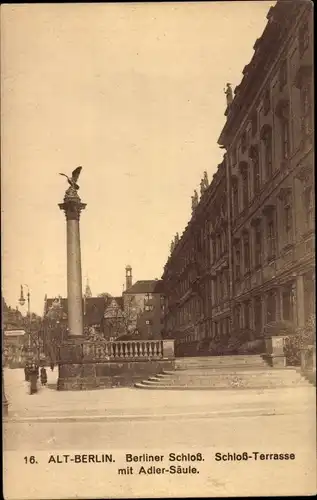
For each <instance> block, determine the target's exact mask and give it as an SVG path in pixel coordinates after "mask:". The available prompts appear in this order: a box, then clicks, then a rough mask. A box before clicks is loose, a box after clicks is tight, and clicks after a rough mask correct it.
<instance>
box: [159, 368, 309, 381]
mask: <svg viewBox="0 0 317 500" xmlns="http://www.w3.org/2000/svg"><path fill="white" fill-rule="evenodd" d="M230 375H234V376H240V377H275V378H276V377H277V378H279V377H280V378H286V377H298V376H300V374H299V373H298V372H297V371H296V370H288V369H284V370H279V369H276V370H275V369H272V368H271V369H270V368H267V369H266V368H264V369H259V370H251V369H245V368H243V369H242V370H237V371H233V370H230V369H219V370H218V369H215V370H207V371H195V370H188V371H187V370H186V371H185V370H184V371H183V372H181V373H180V372H172V371H166V372H163V373H159V374H157V375H153V376H152V377H150V378H153V377H155V378H157V379H167V378H174V379H186V378H206V379H211V378H213V379H215V378H219V377H221V378H223V377H227V376H230Z"/></svg>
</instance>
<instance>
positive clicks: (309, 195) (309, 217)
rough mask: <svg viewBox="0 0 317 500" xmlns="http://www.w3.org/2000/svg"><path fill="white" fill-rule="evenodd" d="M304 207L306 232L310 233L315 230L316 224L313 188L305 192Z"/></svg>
mask: <svg viewBox="0 0 317 500" xmlns="http://www.w3.org/2000/svg"><path fill="white" fill-rule="evenodd" d="M303 205H304V216H305V226H306V230H307V231H309V230H310V229H312V228H313V224H314V219H313V218H314V201H313V189H312V186H307V187H305V189H304V192H303Z"/></svg>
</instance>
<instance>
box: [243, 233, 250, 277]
mask: <svg viewBox="0 0 317 500" xmlns="http://www.w3.org/2000/svg"><path fill="white" fill-rule="evenodd" d="M243 253H244V272H245V273H248V272H249V271H250V242H249V234H248V233H245V234H244V236H243Z"/></svg>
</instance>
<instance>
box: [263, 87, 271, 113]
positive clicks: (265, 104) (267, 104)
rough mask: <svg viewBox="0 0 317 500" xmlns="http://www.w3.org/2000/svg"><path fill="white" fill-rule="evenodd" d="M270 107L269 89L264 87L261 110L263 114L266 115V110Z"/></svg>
mask: <svg viewBox="0 0 317 500" xmlns="http://www.w3.org/2000/svg"><path fill="white" fill-rule="evenodd" d="M270 109H271V96H270V89H266V91H265V93H264V97H263V111H264V114H265V115H267V114H268V112H269V111H270Z"/></svg>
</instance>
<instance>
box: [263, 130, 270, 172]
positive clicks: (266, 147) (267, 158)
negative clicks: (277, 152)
mask: <svg viewBox="0 0 317 500" xmlns="http://www.w3.org/2000/svg"><path fill="white" fill-rule="evenodd" d="M262 140H263V146H264V167H265V177H266V180H269V179H270V178H271V177H272V129H271V127H266V128H264V129H263V132H262Z"/></svg>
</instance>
